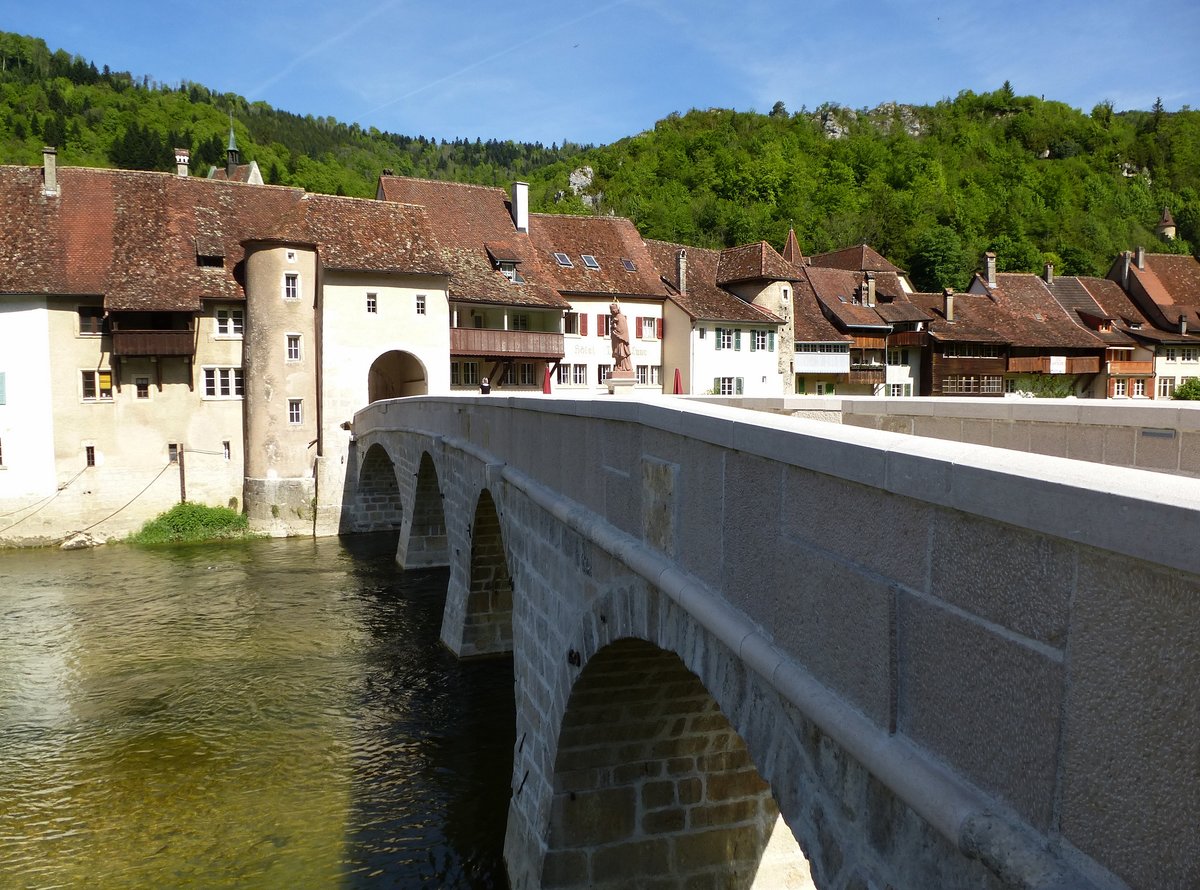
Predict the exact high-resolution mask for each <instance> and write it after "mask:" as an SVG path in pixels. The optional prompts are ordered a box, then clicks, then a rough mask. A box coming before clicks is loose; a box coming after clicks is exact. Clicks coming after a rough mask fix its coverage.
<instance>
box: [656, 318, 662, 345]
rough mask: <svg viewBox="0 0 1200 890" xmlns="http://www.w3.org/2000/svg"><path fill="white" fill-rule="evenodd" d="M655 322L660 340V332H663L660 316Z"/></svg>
mask: <svg viewBox="0 0 1200 890" xmlns="http://www.w3.org/2000/svg"><path fill="white" fill-rule="evenodd" d="M656 324H657V326H658V327H657V332H658V339H660V340H661V339H662V332H663V320H662V319H661V318H660V319H658V321H657V322H656Z"/></svg>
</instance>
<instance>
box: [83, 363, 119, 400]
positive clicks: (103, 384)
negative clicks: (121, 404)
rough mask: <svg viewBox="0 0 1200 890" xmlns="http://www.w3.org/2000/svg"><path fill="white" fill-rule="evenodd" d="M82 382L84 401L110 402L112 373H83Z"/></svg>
mask: <svg viewBox="0 0 1200 890" xmlns="http://www.w3.org/2000/svg"><path fill="white" fill-rule="evenodd" d="M82 382H83V398H84V401H87V402H94V401H96V400H100V401H102V402H111V401H112V397H113V391H112V371H84V372H83V381H82Z"/></svg>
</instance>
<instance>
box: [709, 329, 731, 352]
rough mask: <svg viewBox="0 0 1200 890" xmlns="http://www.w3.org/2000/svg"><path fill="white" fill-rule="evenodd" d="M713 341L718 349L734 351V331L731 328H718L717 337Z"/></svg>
mask: <svg viewBox="0 0 1200 890" xmlns="http://www.w3.org/2000/svg"><path fill="white" fill-rule="evenodd" d="M713 340H714V342H715V344H716V347H717V349H733V331H731V330H730V329H729V328H717V336H716V337H714V338H713Z"/></svg>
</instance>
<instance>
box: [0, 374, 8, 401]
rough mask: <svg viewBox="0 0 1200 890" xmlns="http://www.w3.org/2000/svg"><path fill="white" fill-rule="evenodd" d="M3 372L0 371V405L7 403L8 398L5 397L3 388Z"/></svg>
mask: <svg viewBox="0 0 1200 890" xmlns="http://www.w3.org/2000/svg"><path fill="white" fill-rule="evenodd" d="M4 374H5V372H4V371H0V405H7V404H8V400H7V398H6V395H5V389H4Z"/></svg>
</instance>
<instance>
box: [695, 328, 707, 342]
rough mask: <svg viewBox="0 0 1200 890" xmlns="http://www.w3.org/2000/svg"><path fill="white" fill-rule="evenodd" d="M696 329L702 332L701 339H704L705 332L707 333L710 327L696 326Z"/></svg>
mask: <svg viewBox="0 0 1200 890" xmlns="http://www.w3.org/2000/svg"><path fill="white" fill-rule="evenodd" d="M696 330H697V331H698V332H699V334H700V339H701V340H703V339H704V335H705V333H707V331H708V328H696Z"/></svg>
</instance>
